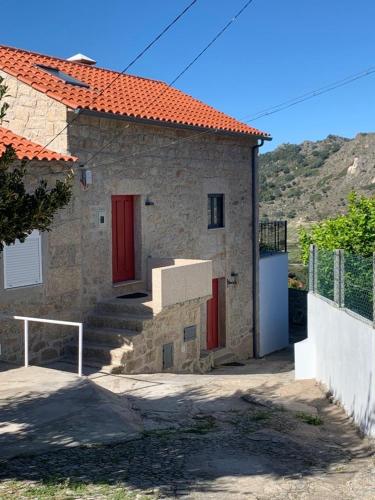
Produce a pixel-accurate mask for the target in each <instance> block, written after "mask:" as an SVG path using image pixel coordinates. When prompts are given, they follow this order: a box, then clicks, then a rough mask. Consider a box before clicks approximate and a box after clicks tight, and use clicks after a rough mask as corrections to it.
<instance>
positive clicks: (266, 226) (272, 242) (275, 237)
mask: <svg viewBox="0 0 375 500" xmlns="http://www.w3.org/2000/svg"><path fill="white" fill-rule="evenodd" d="M287 235H288V230H287V221H286V220H282V221H273V222H261V223H260V224H259V251H260V254H261V255H267V254H273V253H280V252H287V250H288V248H287Z"/></svg>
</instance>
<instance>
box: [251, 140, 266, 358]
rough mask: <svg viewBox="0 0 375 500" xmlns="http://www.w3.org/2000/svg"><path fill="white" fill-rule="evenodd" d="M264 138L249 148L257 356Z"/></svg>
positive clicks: (255, 350)
mask: <svg viewBox="0 0 375 500" xmlns="http://www.w3.org/2000/svg"><path fill="white" fill-rule="evenodd" d="M263 144H264V139H261V140H260V143H259V144H256V145H255V146H252V148H251V196H252V207H251V212H252V214H251V225H252V231H251V232H252V234H251V236H252V256H253V259H252V264H253V273H252V274H253V276H252V292H253V357H254V358H258V357H259V175H258V151H259V148H261V147H262V146H263Z"/></svg>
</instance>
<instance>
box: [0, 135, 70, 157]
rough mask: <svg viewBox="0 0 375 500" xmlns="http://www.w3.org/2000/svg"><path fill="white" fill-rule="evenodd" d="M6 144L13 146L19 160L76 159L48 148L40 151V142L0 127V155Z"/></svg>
mask: <svg viewBox="0 0 375 500" xmlns="http://www.w3.org/2000/svg"><path fill="white" fill-rule="evenodd" d="M6 146H13V148H14V150H15V152H16V155H17V158H18V159H19V160H62V161H76V160H77V158H75V157H74V156H66V155H62V154H60V153H55V152H54V151H51V150H50V149H45V150H43V151H42V152H40V151H41V149H42V148H43V146H41V145H40V144H36V143H35V142H31V141H29V140H28V139H26V138H25V137H21V136H20V135H17V134H15V133H14V132H12V131H11V130H8V129H6V128H3V127H0V155H2V154H3V153H4V152H5V148H6Z"/></svg>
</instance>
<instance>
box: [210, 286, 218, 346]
mask: <svg viewBox="0 0 375 500" xmlns="http://www.w3.org/2000/svg"><path fill="white" fill-rule="evenodd" d="M216 347H219V280H218V279H217V278H216V279H213V280H212V299H210V300H208V301H207V349H215V348H216Z"/></svg>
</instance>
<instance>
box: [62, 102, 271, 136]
mask: <svg viewBox="0 0 375 500" xmlns="http://www.w3.org/2000/svg"><path fill="white" fill-rule="evenodd" d="M71 109H72V110H73V111H74V112H76V113H78V112H79V113H81V114H84V115H89V116H94V117H96V118H107V119H113V120H121V121H127V122H132V123H140V124H143V125H156V126H162V127H169V128H179V129H185V130H196V131H201V132H209V131H212V134H215V135H225V136H232V137H256V138H257V139H263V140H265V141H272V137H271V136H270V135H266V134H262V133H259V134H257V133H251V132H236V131H233V130H225V129H218V128H212V127H200V126H197V125H189V124H185V123H177V122H172V121H164V120H155V119H150V118H138V117H135V116H129V115H120V114H117V113H110V112H105V111H94V110H91V109H85V108H75V109H74V108H71Z"/></svg>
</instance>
